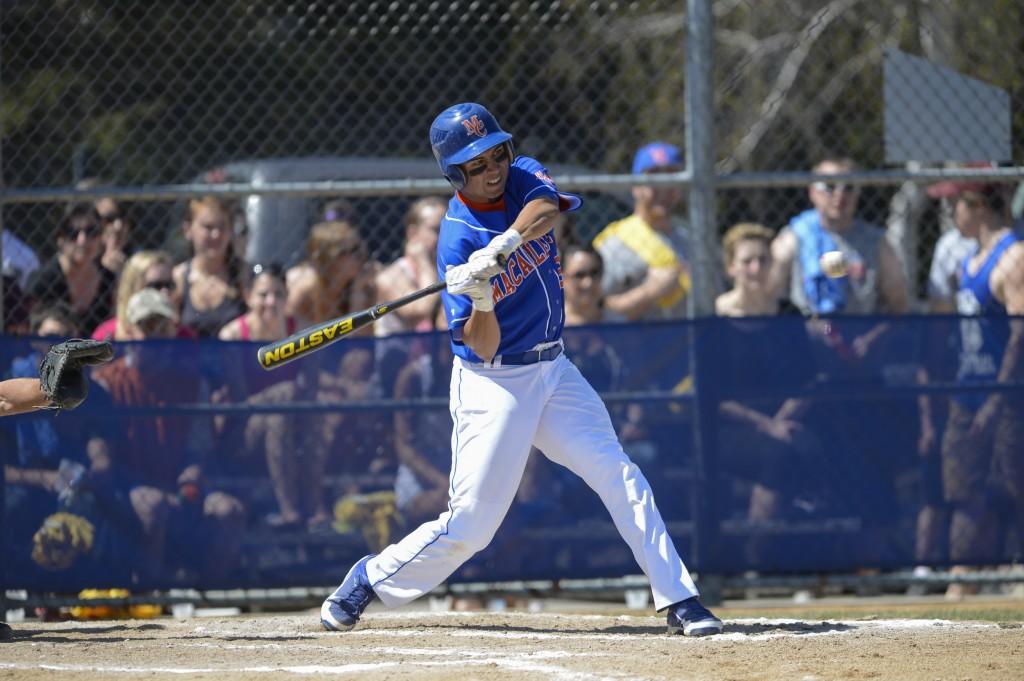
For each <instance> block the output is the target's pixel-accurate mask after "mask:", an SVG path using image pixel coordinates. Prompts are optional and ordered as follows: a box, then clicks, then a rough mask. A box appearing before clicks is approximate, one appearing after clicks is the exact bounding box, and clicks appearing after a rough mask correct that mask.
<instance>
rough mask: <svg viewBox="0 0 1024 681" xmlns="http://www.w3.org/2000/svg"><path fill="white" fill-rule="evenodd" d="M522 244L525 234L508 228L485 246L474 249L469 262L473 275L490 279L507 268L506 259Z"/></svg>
mask: <svg viewBox="0 0 1024 681" xmlns="http://www.w3.org/2000/svg"><path fill="white" fill-rule="evenodd" d="M522 244H523V236H522V235H521V234H520V233H519V232H517V231H516V230H514V229H509V230H506V231H505V232H503V233H501V234H499V235H498V236H496V237H494V238H493V239H491V242H490V243H489V244H487V245H486V246H484V247H483V248H481V249H479V250H476V251H474V252H473V254H472V255H470V256H469V261H468V263H467V264H469V265H470V266H471V267H472V269H473V276H474V277H476V278H477V279H490V278H491V277H493V276H494V275H496V274H498V273H499V272H501V271H502V270H504V269H505V260H506V259H508V257H509V256H510V255H512V252H513V251H514V250H516V249H517V248H519V247H520V246H521V245H522Z"/></svg>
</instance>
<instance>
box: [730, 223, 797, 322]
mask: <svg viewBox="0 0 1024 681" xmlns="http://www.w3.org/2000/svg"><path fill="white" fill-rule="evenodd" d="M773 236H774V235H773V234H772V232H771V231H770V230H769V229H768V228H767V227H764V226H763V225H759V224H756V223H751V222H741V223H740V224H737V225H733V226H732V227H730V228H729V230H728V231H727V232H726V233H725V237H724V238H723V239H722V251H723V254H724V256H725V269H726V273H727V274H728V275H729V278H730V279H731V280H732V282H733V286H732V288H731V289H729V290H728V291H726V292H725V293H723V294H721V295H720V296H718V298H717V299H715V314H717V315H718V316H720V317H757V316H774V315H777V314H781V313H786V314H789V313H794V312H796V313H799V310H798V309H797V308H796V307H795V306H794V305H793V304H792V303H790V302H789V301H788V300H785V299H780V298H779V297H778V296H777V295H776V293H775V291H773V290H772V289H771V287H770V286H769V281H768V276H769V268H770V266H771V261H772V256H771V241H772V237H773Z"/></svg>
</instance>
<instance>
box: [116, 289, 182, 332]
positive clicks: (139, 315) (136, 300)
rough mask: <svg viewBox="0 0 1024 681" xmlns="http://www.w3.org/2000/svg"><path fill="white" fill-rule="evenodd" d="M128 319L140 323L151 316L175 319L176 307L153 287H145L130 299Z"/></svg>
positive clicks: (133, 322)
mask: <svg viewBox="0 0 1024 681" xmlns="http://www.w3.org/2000/svg"><path fill="white" fill-rule="evenodd" d="M127 314H128V321H129V322H130V323H132V324H138V323H139V322H141V321H142V320H144V319H149V318H150V317H165V318H167V319H174V309H173V308H172V307H171V304H170V303H169V302H167V299H166V298H164V296H163V295H162V294H161V293H160V292H158V291H156V290H154V289H151V288H144V289H142V290H141V291H138V292H137V293H135V295H133V296H132V297H131V298H129V299H128V308H127Z"/></svg>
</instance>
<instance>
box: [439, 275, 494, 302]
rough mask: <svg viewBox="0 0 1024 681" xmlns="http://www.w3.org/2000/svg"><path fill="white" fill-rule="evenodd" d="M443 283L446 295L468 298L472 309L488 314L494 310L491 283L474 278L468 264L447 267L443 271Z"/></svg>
mask: <svg viewBox="0 0 1024 681" xmlns="http://www.w3.org/2000/svg"><path fill="white" fill-rule="evenodd" d="M444 281H445V288H447V289H448V293H451V294H452V295H456V296H469V298H470V300H472V301H473V309H475V310H480V311H481V312H490V311H491V310H493V309H494V296H493V294H492V293H491V282H490V281H489V280H487V279H478V278H477V277H474V276H473V274H472V269H471V268H470V266H469V263H466V264H465V265H457V266H452V265H448V267H447V268H446V269H445V273H444Z"/></svg>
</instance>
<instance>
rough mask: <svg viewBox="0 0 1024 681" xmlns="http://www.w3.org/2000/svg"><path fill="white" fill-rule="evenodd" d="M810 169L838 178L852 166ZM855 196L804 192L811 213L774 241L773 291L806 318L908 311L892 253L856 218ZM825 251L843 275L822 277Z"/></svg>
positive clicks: (824, 186) (839, 185)
mask: <svg viewBox="0 0 1024 681" xmlns="http://www.w3.org/2000/svg"><path fill="white" fill-rule="evenodd" d="M812 170H813V172H814V173H816V174H818V175H841V174H846V173H851V172H853V171H854V170H856V165H855V164H854V162H853V161H852V160H850V159H848V158H845V157H838V156H829V157H826V158H825V159H823V160H822V161H821V162H819V163H818V164H817V165H815V166H814V168H813V169H812ZM859 195H860V190H859V189H858V188H857V187H855V186H853V185H850V184H845V183H843V182H815V183H814V184H812V185H811V186H810V188H809V189H808V196H809V197H810V199H811V203H812V204H813V208H809V209H807V210H805V211H803V212H802V213H800V214H799V215H797V216H795V217H794V218H793V219H792V220H790V222H789V225H788V226H787V227H785V228H783V229H782V230H781V231H780V232H779V234H778V236H776V237H775V240H774V241H773V242H772V259H773V265H772V272H771V283H772V289H773V290H774V291H775V293H776V294H777V295H778V296H780V297H782V296H786V295H788V297H789V298H790V300H792V301H793V303H794V304H795V305H796V306H797V307H798V308H800V309H801V310H802V311H803V313H804V314H805V315H812V314H832V313H843V314H877V313H889V314H902V313H904V312H906V311H907V307H908V303H907V285H906V281H905V278H904V276H903V270H902V268H901V267H900V263H899V259H898V258H897V256H896V251H895V250H894V249H893V247H892V246H891V245H890V244H889V242H888V241H887V240H886V238H885V233H884V231H883V230H882V229H881V228H879V227H876V226H875V225H872V224H870V223H867V222H864V221H863V220H861V219H859V218H857V217H856V216H855V212H856V210H857V199H858V197H859ZM827 251H842V252H843V254H844V255H845V256H846V260H847V262H848V263H849V265H848V267H849V273H848V274H847V276H845V277H841V278H838V279H830V278H828V277H826V276H825V275H824V274H823V273H822V269H821V266H820V264H819V259H820V257H821V255H822V254H823V253H825V252H827ZM869 340H873V339H869Z"/></svg>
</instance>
